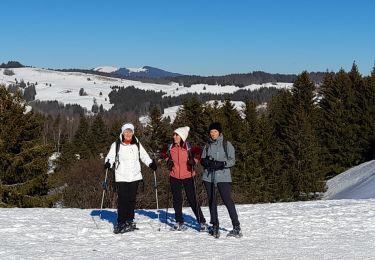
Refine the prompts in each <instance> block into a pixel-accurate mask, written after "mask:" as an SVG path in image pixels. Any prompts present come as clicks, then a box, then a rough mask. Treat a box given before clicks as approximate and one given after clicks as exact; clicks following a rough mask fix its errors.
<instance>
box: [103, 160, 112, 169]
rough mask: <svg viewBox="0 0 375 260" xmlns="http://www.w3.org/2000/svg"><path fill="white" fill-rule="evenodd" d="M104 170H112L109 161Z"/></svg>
mask: <svg viewBox="0 0 375 260" xmlns="http://www.w3.org/2000/svg"><path fill="white" fill-rule="evenodd" d="M104 169H111V164H110V163H109V161H107V162H106V163H105V164H104Z"/></svg>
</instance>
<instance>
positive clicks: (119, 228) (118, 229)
mask: <svg viewBox="0 0 375 260" xmlns="http://www.w3.org/2000/svg"><path fill="white" fill-rule="evenodd" d="M125 226H126V225H125V224H124V223H117V224H116V225H115V228H114V229H113V233H115V234H119V233H123V232H122V230H124V229H125Z"/></svg>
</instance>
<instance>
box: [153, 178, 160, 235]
mask: <svg viewBox="0 0 375 260" xmlns="http://www.w3.org/2000/svg"><path fill="white" fill-rule="evenodd" d="M154 186H155V198H156V211H157V212H158V221H159V228H158V231H160V212H159V199H158V184H157V182H156V171H154Z"/></svg>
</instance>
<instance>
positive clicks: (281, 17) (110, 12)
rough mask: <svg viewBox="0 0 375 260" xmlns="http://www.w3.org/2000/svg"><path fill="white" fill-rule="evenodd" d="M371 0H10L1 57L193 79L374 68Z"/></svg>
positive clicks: (3, 7)
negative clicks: (158, 71) (137, 69)
mask: <svg viewBox="0 0 375 260" xmlns="http://www.w3.org/2000/svg"><path fill="white" fill-rule="evenodd" d="M374 14H375V1H371V0H357V1H354V0H353V1H349V0H314V1H309V0H299V1H297V0H284V1H282V0H263V1H260V0H259V1H251V0H248V1H236V0H232V1H229V0H228V1H221V0H215V1H214V0H212V1H209V0H200V1H195V0H191V1H182V0H181V1H179V0H174V1H168V0H164V1H163V0H159V1H157V0H153V1H151V0H150V1H149V0H141V1H136V0H133V1H126V0H123V1H121V0H118V1H116V0H102V1H94V0H91V1H84V0H66V1H57V0H55V1H52V0H50V1H47V0H46V1H43V0H11V1H2V2H1V4H0V19H1V39H0V62H6V61H8V60H18V61H20V62H22V63H23V64H26V65H31V66H36V67H44V68H88V69H90V68H94V67H97V66H101V65H111V66H116V67H142V66H145V65H149V66H154V67H158V68H161V69H165V70H168V71H172V72H179V73H183V74H196V75H223V74H229V73H247V72H250V71H255V70H263V71H266V72H271V73H300V72H302V71H303V70H308V71H326V70H327V69H328V70H332V71H337V70H339V69H340V68H344V69H345V70H349V69H350V67H351V65H352V63H353V61H356V64H357V65H358V67H359V69H360V72H361V73H362V74H364V75H367V74H369V73H370V72H371V70H372V68H373V66H374V60H375V33H374V31H375V29H374V28H375V19H374Z"/></svg>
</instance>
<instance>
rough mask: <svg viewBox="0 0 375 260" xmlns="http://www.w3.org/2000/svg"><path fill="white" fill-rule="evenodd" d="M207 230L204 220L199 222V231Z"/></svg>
mask: <svg viewBox="0 0 375 260" xmlns="http://www.w3.org/2000/svg"><path fill="white" fill-rule="evenodd" d="M206 230H207V226H206V222H202V223H199V232H204V231H206Z"/></svg>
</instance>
